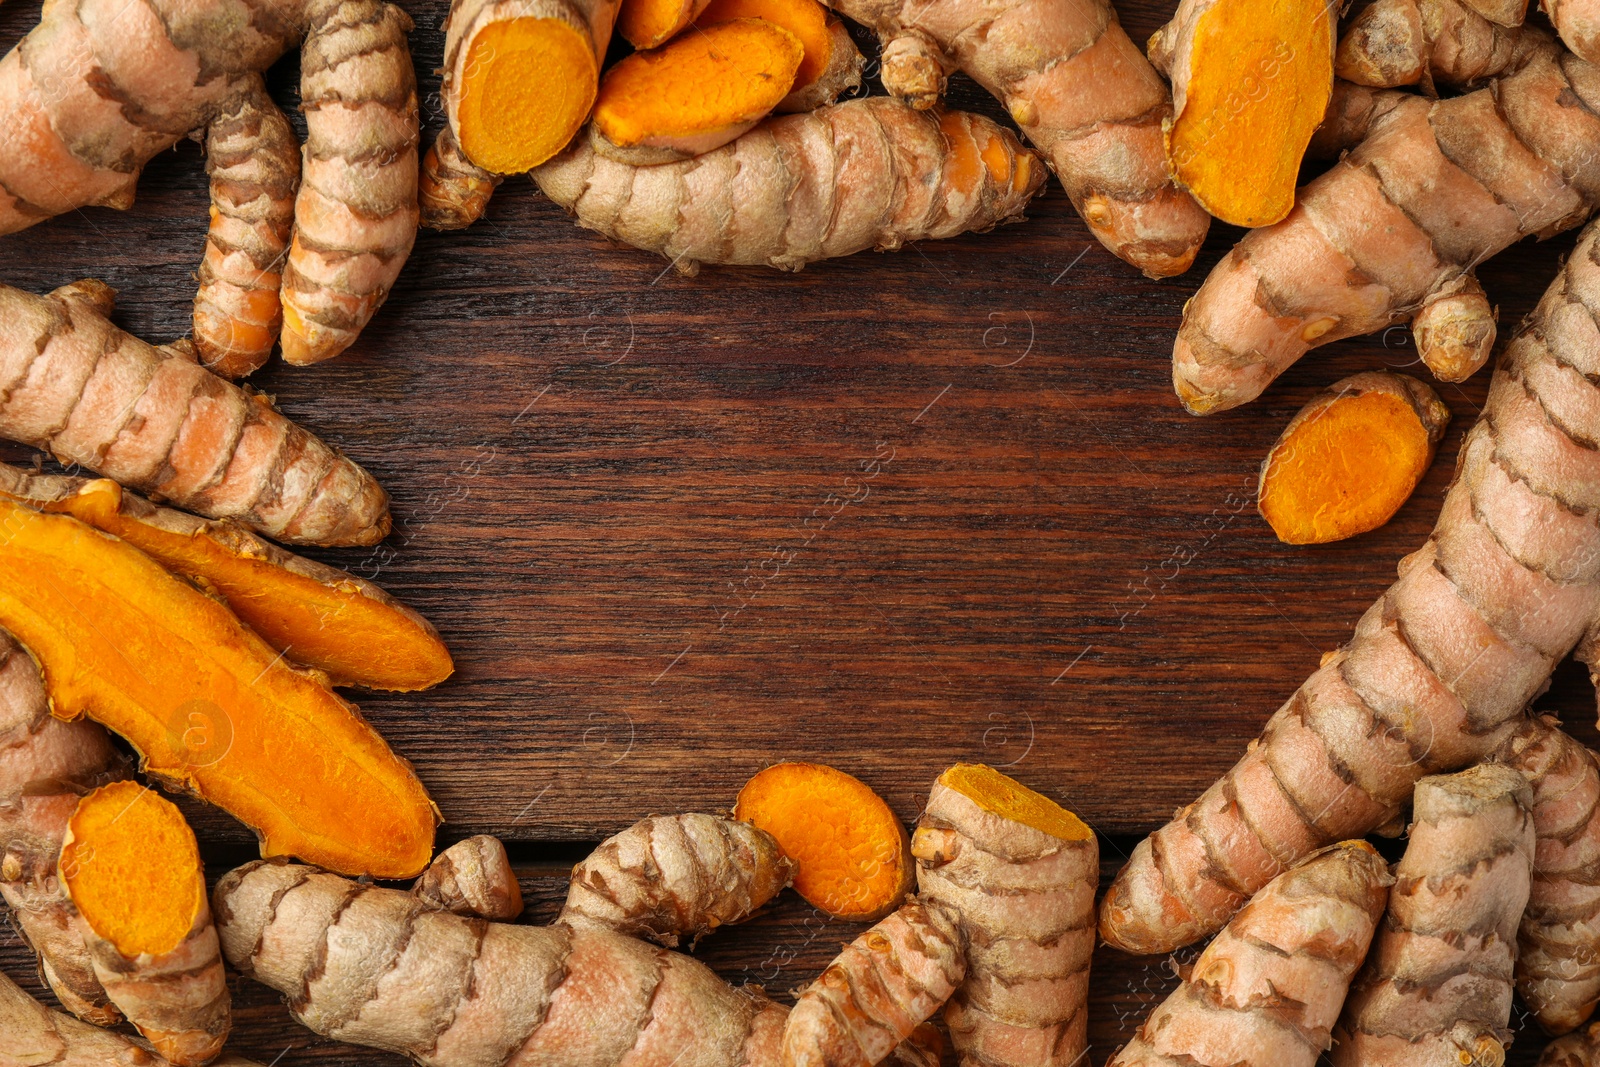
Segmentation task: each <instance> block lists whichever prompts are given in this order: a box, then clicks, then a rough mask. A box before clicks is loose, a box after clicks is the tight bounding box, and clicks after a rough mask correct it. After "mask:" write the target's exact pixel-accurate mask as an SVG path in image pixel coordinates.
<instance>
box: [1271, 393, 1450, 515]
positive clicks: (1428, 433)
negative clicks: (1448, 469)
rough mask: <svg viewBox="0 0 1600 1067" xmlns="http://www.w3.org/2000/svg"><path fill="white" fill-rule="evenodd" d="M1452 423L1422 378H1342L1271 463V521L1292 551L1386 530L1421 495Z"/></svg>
mask: <svg viewBox="0 0 1600 1067" xmlns="http://www.w3.org/2000/svg"><path fill="white" fill-rule="evenodd" d="M1449 422H1450V409H1449V408H1447V407H1446V406H1445V404H1444V402H1443V401H1442V400H1440V399H1439V396H1438V394H1436V393H1435V392H1434V391H1433V390H1432V389H1430V388H1429V387H1428V386H1427V385H1425V384H1423V383H1422V382H1419V381H1417V380H1416V379H1415V378H1408V377H1406V376H1404V375H1400V374H1389V373H1387V372H1381V371H1375V372H1370V373H1366V374H1355V375H1351V376H1350V377H1349V378H1346V379H1344V380H1343V381H1340V382H1335V383H1334V384H1333V385H1331V386H1329V387H1328V389H1327V390H1326V391H1325V392H1323V393H1322V394H1320V395H1319V396H1317V397H1316V398H1315V399H1314V400H1312V401H1311V403H1309V404H1307V405H1306V406H1305V407H1304V408H1302V409H1301V410H1300V413H1299V414H1297V415H1296V416H1295V417H1294V418H1293V419H1291V420H1290V422H1289V425H1288V426H1287V427H1285V428H1284V431H1283V435H1282V436H1281V437H1279V438H1278V443H1277V444H1275V445H1273V446H1272V451H1271V452H1270V453H1268V455H1267V458H1266V461H1265V462H1264V463H1262V465H1261V484H1260V493H1259V498H1260V502H1259V507H1260V510H1261V516H1262V518H1264V519H1266V520H1267V522H1268V523H1270V524H1271V526H1272V529H1273V532H1274V533H1276V534H1277V535H1278V539H1279V540H1280V541H1283V542H1284V543H1286V544H1291V545H1313V544H1322V543H1324V542H1327V541H1338V540H1342V539H1343V538H1346V537H1354V536H1355V535H1356V534H1360V533H1366V532H1367V531H1368V530H1375V529H1377V528H1378V527H1379V526H1382V525H1383V524H1384V523H1386V522H1388V521H1389V519H1390V517H1391V516H1392V515H1394V513H1395V512H1396V511H1398V510H1399V509H1400V505H1402V504H1404V503H1405V502H1406V500H1407V499H1408V498H1409V497H1410V496H1411V493H1412V491H1413V490H1414V489H1416V487H1417V482H1418V481H1420V480H1421V478H1422V475H1423V474H1424V473H1425V472H1426V471H1427V469H1428V465H1429V464H1430V463H1432V462H1433V453H1434V450H1435V449H1436V448H1437V447H1438V444H1439V439H1440V438H1441V437H1442V436H1444V430H1445V427H1446V426H1447V425H1448V424H1449Z"/></svg>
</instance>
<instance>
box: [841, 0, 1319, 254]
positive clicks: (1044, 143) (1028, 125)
mask: <svg viewBox="0 0 1600 1067" xmlns="http://www.w3.org/2000/svg"><path fill="white" fill-rule="evenodd" d="M830 6H831V7H833V9H834V10H835V11H838V12H840V13H841V14H843V15H846V16H848V17H849V18H852V19H854V20H856V21H857V22H859V23H861V24H863V25H865V26H868V27H870V28H871V29H874V30H876V31H877V32H878V34H879V36H880V37H882V38H884V39H885V40H893V39H896V38H902V37H905V36H907V35H909V34H920V35H921V36H922V38H923V39H924V43H925V45H927V46H931V47H933V48H936V49H937V50H938V51H939V52H941V53H943V55H944V56H945V57H948V61H949V65H951V66H954V67H958V68H959V69H961V70H963V71H965V72H966V73H967V74H968V75H970V76H971V77H972V79H973V80H974V81H976V82H977V83H978V84H980V85H982V86H983V87H984V88H985V89H987V90H988V91H989V92H990V93H992V94H994V96H995V98H996V99H998V100H999V101H1000V102H1001V103H1002V104H1004V105H1005V108H1006V110H1007V111H1009V112H1010V113H1011V117H1012V118H1013V119H1014V120H1016V122H1017V124H1018V125H1019V126H1021V127H1022V132H1023V133H1024V134H1026V135H1027V137H1028V140H1030V141H1032V142H1033V144H1035V145H1037V146H1038V148H1039V149H1040V151H1042V152H1043V153H1044V155H1045V158H1047V159H1048V160H1049V161H1050V166H1051V168H1052V169H1054V171H1055V173H1056V177H1057V178H1059V179H1060V180H1061V184H1062V185H1063V186H1064V187H1065V188H1066V190H1067V195H1068V196H1070V197H1071V198H1072V203H1073V206H1074V207H1076V208H1077V209H1078V214H1080V215H1082V216H1083V219H1084V221H1085V222H1086V223H1088V226H1089V230H1090V232H1091V233H1093V234H1094V236H1095V237H1096V239H1098V240H1099V241H1100V242H1101V243H1102V244H1104V245H1105V246H1106V247H1107V248H1109V249H1110V250H1111V251H1112V252H1114V253H1115V254H1116V255H1118V256H1120V257H1122V258H1123V259H1125V260H1127V261H1128V262H1129V263H1131V264H1133V265H1134V266H1135V267H1138V268H1139V269H1140V270H1141V271H1143V272H1144V273H1145V274H1147V275H1149V276H1150V277H1153V278H1164V277H1167V276H1169V275H1173V274H1182V273H1183V272H1184V271H1186V270H1188V269H1189V265H1190V264H1191V263H1192V262H1194V257H1195V253H1196V252H1197V251H1198V250H1199V248H1200V243H1201V242H1202V241H1204V240H1205V236H1206V229H1207V227H1208V226H1209V225H1210V217H1209V216H1208V215H1207V214H1206V213H1205V211H1204V210H1203V209H1201V207H1200V206H1199V205H1198V204H1196V203H1195V202H1194V200H1193V198H1191V197H1190V196H1189V194H1188V193H1186V192H1184V191H1183V190H1181V189H1179V188H1177V187H1176V186H1175V185H1174V184H1173V182H1172V178H1171V177H1170V175H1169V174H1168V173H1167V153H1166V148H1165V146H1164V145H1163V143H1162V133H1161V124H1162V122H1163V120H1165V119H1167V118H1169V117H1170V116H1171V115H1172V98H1171V95H1170V93H1169V92H1168V90H1167V87H1166V85H1165V84H1164V83H1163V82H1162V81H1161V78H1160V76H1159V75H1158V74H1157V73H1156V72H1155V69H1154V68H1153V67H1151V65H1150V63H1149V61H1148V60H1146V59H1145V57H1144V56H1143V55H1141V54H1140V52H1139V49H1138V48H1137V47H1136V46H1135V45H1134V43H1133V42H1132V41H1130V40H1129V39H1128V35H1127V34H1126V33H1124V32H1123V30H1122V27H1121V26H1120V25H1118V23H1117V17H1116V14H1115V13H1114V12H1113V11H1112V10H1111V6H1110V5H1109V4H1108V3H1106V2H1105V0H1000V2H996V3H977V2H975V0H946V2H942V3H931V4H930V3H921V2H917V0H832V2H831V3H830ZM924 99H925V97H924ZM919 102H920V101H919ZM1316 118H1320V113H1319V114H1318V115H1317V116H1314V117H1313V120H1312V125H1315V119H1316Z"/></svg>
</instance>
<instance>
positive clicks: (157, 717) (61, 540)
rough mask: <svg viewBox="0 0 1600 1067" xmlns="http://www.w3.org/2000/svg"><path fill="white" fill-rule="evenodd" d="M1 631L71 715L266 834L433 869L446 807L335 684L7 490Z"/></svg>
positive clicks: (1, 533) (167, 577) (2, 503)
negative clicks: (439, 806)
mask: <svg viewBox="0 0 1600 1067" xmlns="http://www.w3.org/2000/svg"><path fill="white" fill-rule="evenodd" d="M0 627H3V628H5V629H7V630H9V631H10V632H11V633H12V634H13V635H14V636H15V637H16V639H17V641H18V643H20V644H22V645H23V646H25V647H26V648H27V649H28V651H29V653H30V654H31V655H32V656H33V658H34V660H35V662H37V663H38V664H39V667H40V670H41V673H42V674H43V676H44V681H45V689H46V692H47V693H48V694H49V698H50V705H51V710H52V711H53V712H54V713H55V715H56V716H57V717H58V718H62V719H68V720H70V719H75V718H77V717H78V716H80V715H88V716H89V717H90V718H92V719H94V720H95V721H96V722H98V723H100V724H101V725H103V726H106V727H108V728H109V729H111V730H113V731H115V732H117V733H119V734H121V735H122V736H123V737H125V738H127V739H128V740H129V741H130V742H131V743H132V744H133V747H134V748H135V749H136V750H138V752H139V754H140V757H141V761H142V766H143V769H144V770H145V771H146V772H147V773H148V774H150V775H152V776H154V777H156V778H158V779H160V780H162V781H164V782H167V783H170V784H171V785H172V786H173V787H175V788H180V789H184V790H187V791H189V792H191V793H194V794H195V795H196V796H198V797H200V798H201V799H203V800H206V801H209V802H211V803H213V804H215V805H217V806H218V807H219V808H222V809H223V810H224V811H226V812H229V813H230V814H232V815H233V816H235V817H236V818H238V819H239V820H240V821H241V822H243V823H244V824H245V825H247V826H249V827H251V828H252V829H254V830H255V831H256V833H257V835H258V836H259V837H260V838H261V852H262V855H264V856H299V857H301V858H303V859H305V860H307V861H309V862H311V863H315V864H317V865H319V866H322V867H326V868H329V869H330V870H337V871H343V872H346V873H350V874H370V875H372V876H374V877H380V878H409V877H414V876H415V875H417V874H418V873H419V872H420V871H422V869H423V868H424V867H426V866H427V864H428V860H429V858H430V856H431V854H432V851H433V833H434V826H435V825H436V823H437V821H438V812H437V810H436V809H435V808H434V806H433V803H432V802H431V801H430V800H429V799H428V794H427V793H426V792H425V791H424V790H423V788H422V784H421V783H420V782H419V781H417V778H416V775H415V774H414V773H413V772H412V770H411V767H410V765H409V764H407V763H406V762H405V761H404V760H402V759H400V758H399V757H397V756H396V755H395V754H394V753H393V752H391V751H390V750H389V747H388V746H387V745H385V744H384V742H383V739H382V738H380V737H379V736H378V735H377V733H376V732H375V731H373V729H372V728H371V727H370V726H368V725H367V724H366V722H365V721H364V720H363V719H362V718H361V715H360V713H359V712H357V711H356V709H355V708H354V707H352V706H351V705H350V704H348V703H346V702H345V701H344V700H342V699H340V698H339V697H338V696H337V695H336V694H335V693H334V692H333V691H332V690H330V689H328V688H327V687H326V685H324V684H323V682H322V680H321V679H320V678H319V677H318V676H316V675H314V674H311V673H308V672H305V671H302V670H299V669H297V668H295V667H293V666H292V665H290V664H289V663H287V662H285V660H284V658H283V656H282V655H281V654H280V653H278V652H277V651H276V650H274V649H273V648H272V647H271V646H269V645H268V644H267V643H266V642H264V641H263V640H261V638H260V637H258V636H257V635H256V634H255V633H254V632H253V631H251V630H250V629H249V628H247V627H246V626H244V625H243V624H242V623H240V622H239V620H238V619H237V618H236V617H235V616H234V615H233V613H232V612H230V611H229V610H228V609H227V608H226V607H225V606H224V605H222V604H220V603H218V602H217V601H215V600H213V599H211V598H210V597H208V596H206V595H205V594H204V593H202V592H200V591H198V590H196V589H195V588H194V587H193V586H191V585H189V584H188V583H186V582H184V581H182V580H181V579H179V578H176V577H174V576H173V575H171V574H169V573H167V571H165V570H164V569H162V567H161V565H160V564H158V563H156V562H155V561H154V560H152V559H150V558H149V557H148V556H146V555H145V554H144V553H142V552H140V551H139V550H138V549H136V548H134V547H133V546H131V545H129V544H127V543H126V542H123V541H119V540H117V539H116V538H113V537H108V536H107V535H105V534H103V533H101V532H100V531H98V530H95V529H93V528H92V527H90V526H88V525H86V524H85V523H82V522H79V521H78V520H77V519H74V518H71V517H70V516H66V515H50V514H46V513H43V512H39V511H36V510H33V509H31V508H29V507H27V506H26V505H24V504H21V503H19V502H17V501H16V500H14V499H12V498H8V497H4V496H0Z"/></svg>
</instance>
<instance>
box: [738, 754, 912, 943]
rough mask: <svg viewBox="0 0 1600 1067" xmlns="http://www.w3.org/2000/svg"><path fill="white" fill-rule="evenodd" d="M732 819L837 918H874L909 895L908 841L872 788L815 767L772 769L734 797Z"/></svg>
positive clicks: (801, 890)
mask: <svg viewBox="0 0 1600 1067" xmlns="http://www.w3.org/2000/svg"><path fill="white" fill-rule="evenodd" d="M733 814H734V817H735V818H737V819H741V820H743V821H744V822H748V823H750V824H752V825H754V826H756V827H757V828H758V829H761V830H765V831H766V832H767V833H769V834H771V835H772V836H773V838H774V839H775V840H776V841H777V842H778V846H779V847H780V848H782V849H783V853H784V855H786V856H788V857H789V858H790V859H791V860H793V861H794V862H795V864H796V865H797V871H796V873H795V877H794V883H793V884H794V888H795V891H796V892H797V893H799V894H800V895H801V896H802V897H804V898H805V899H806V901H807V902H808V903H810V904H813V905H815V906H816V907H818V908H820V909H822V910H823V911H825V912H827V913H828V914H829V915H832V916H834V917H835V918H839V919H850V920H854V921H863V922H865V921H871V920H875V919H881V918H883V917H884V916H885V915H887V914H889V913H890V912H891V911H893V910H894V909H895V908H897V907H899V905H900V902H901V901H902V900H903V899H904V898H905V895H906V893H907V892H909V891H910V889H911V879H912V877H913V869H912V862H911V839H910V836H909V835H908V834H907V833H906V828H905V827H904V826H903V825H901V823H900V820H899V819H897V818H895V814H894V812H893V811H891V810H890V809H889V805H888V804H886V803H884V800H883V798H882V797H880V796H878V794H877V793H875V792H873V791H872V787H871V786H868V785H867V784H866V783H865V782H862V781H860V780H859V779H856V778H852V777H851V776H850V775H848V774H845V773H844V772H843V771H836V770H834V769H833V768H832V767H825V766H823V765H822V764H818V763H778V764H774V765H773V766H771V767H768V768H767V769H766V770H764V771H761V772H760V773H759V774H757V775H755V776H754V777H753V778H751V779H750V780H749V781H748V782H746V783H745V786H744V788H743V789H741V790H740V791H739V800H738V803H737V804H736V805H735V806H734V810H733Z"/></svg>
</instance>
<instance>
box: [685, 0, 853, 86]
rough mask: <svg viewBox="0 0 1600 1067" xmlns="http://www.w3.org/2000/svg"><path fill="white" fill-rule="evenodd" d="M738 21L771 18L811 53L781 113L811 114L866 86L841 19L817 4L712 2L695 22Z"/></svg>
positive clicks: (802, 0) (800, 0) (808, 0)
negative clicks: (841, 96) (849, 91)
mask: <svg viewBox="0 0 1600 1067" xmlns="http://www.w3.org/2000/svg"><path fill="white" fill-rule="evenodd" d="M734 19H765V20H766V21H768V22H770V23H772V24H773V25H775V26H782V27H783V28H784V29H786V30H788V31H789V32H790V33H792V34H794V35H795V36H796V37H798V38H799V39H800V45H801V47H802V48H804V49H805V55H804V56H802V57H801V60H800V67H799V69H798V70H796V71H795V75H794V88H793V89H792V90H791V91H790V93H789V95H788V96H786V97H784V98H783V99H782V100H781V101H779V102H778V105H777V107H776V109H775V110H778V111H810V110H812V109H813V108H817V107H821V106H823V105H825V104H831V103H833V102H834V100H836V99H838V97H839V96H840V95H841V94H843V93H844V92H845V91H846V90H847V89H852V88H854V87H856V86H858V85H860V84H861V67H862V65H863V63H864V60H863V59H862V57H861V53H860V52H859V51H857V49H856V46H855V43H854V42H853V41H851V39H850V31H849V30H847V29H845V27H844V23H842V22H840V21H839V20H838V19H833V18H829V17H828V12H827V9H826V8H824V7H823V6H822V5H821V4H819V3H817V0H711V3H709V4H707V5H706V9H705V10H704V11H702V12H700V17H699V18H697V19H696V20H695V25H696V26H699V27H706V26H715V25H717V24H718V23H722V22H732V21H733V20H734Z"/></svg>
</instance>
